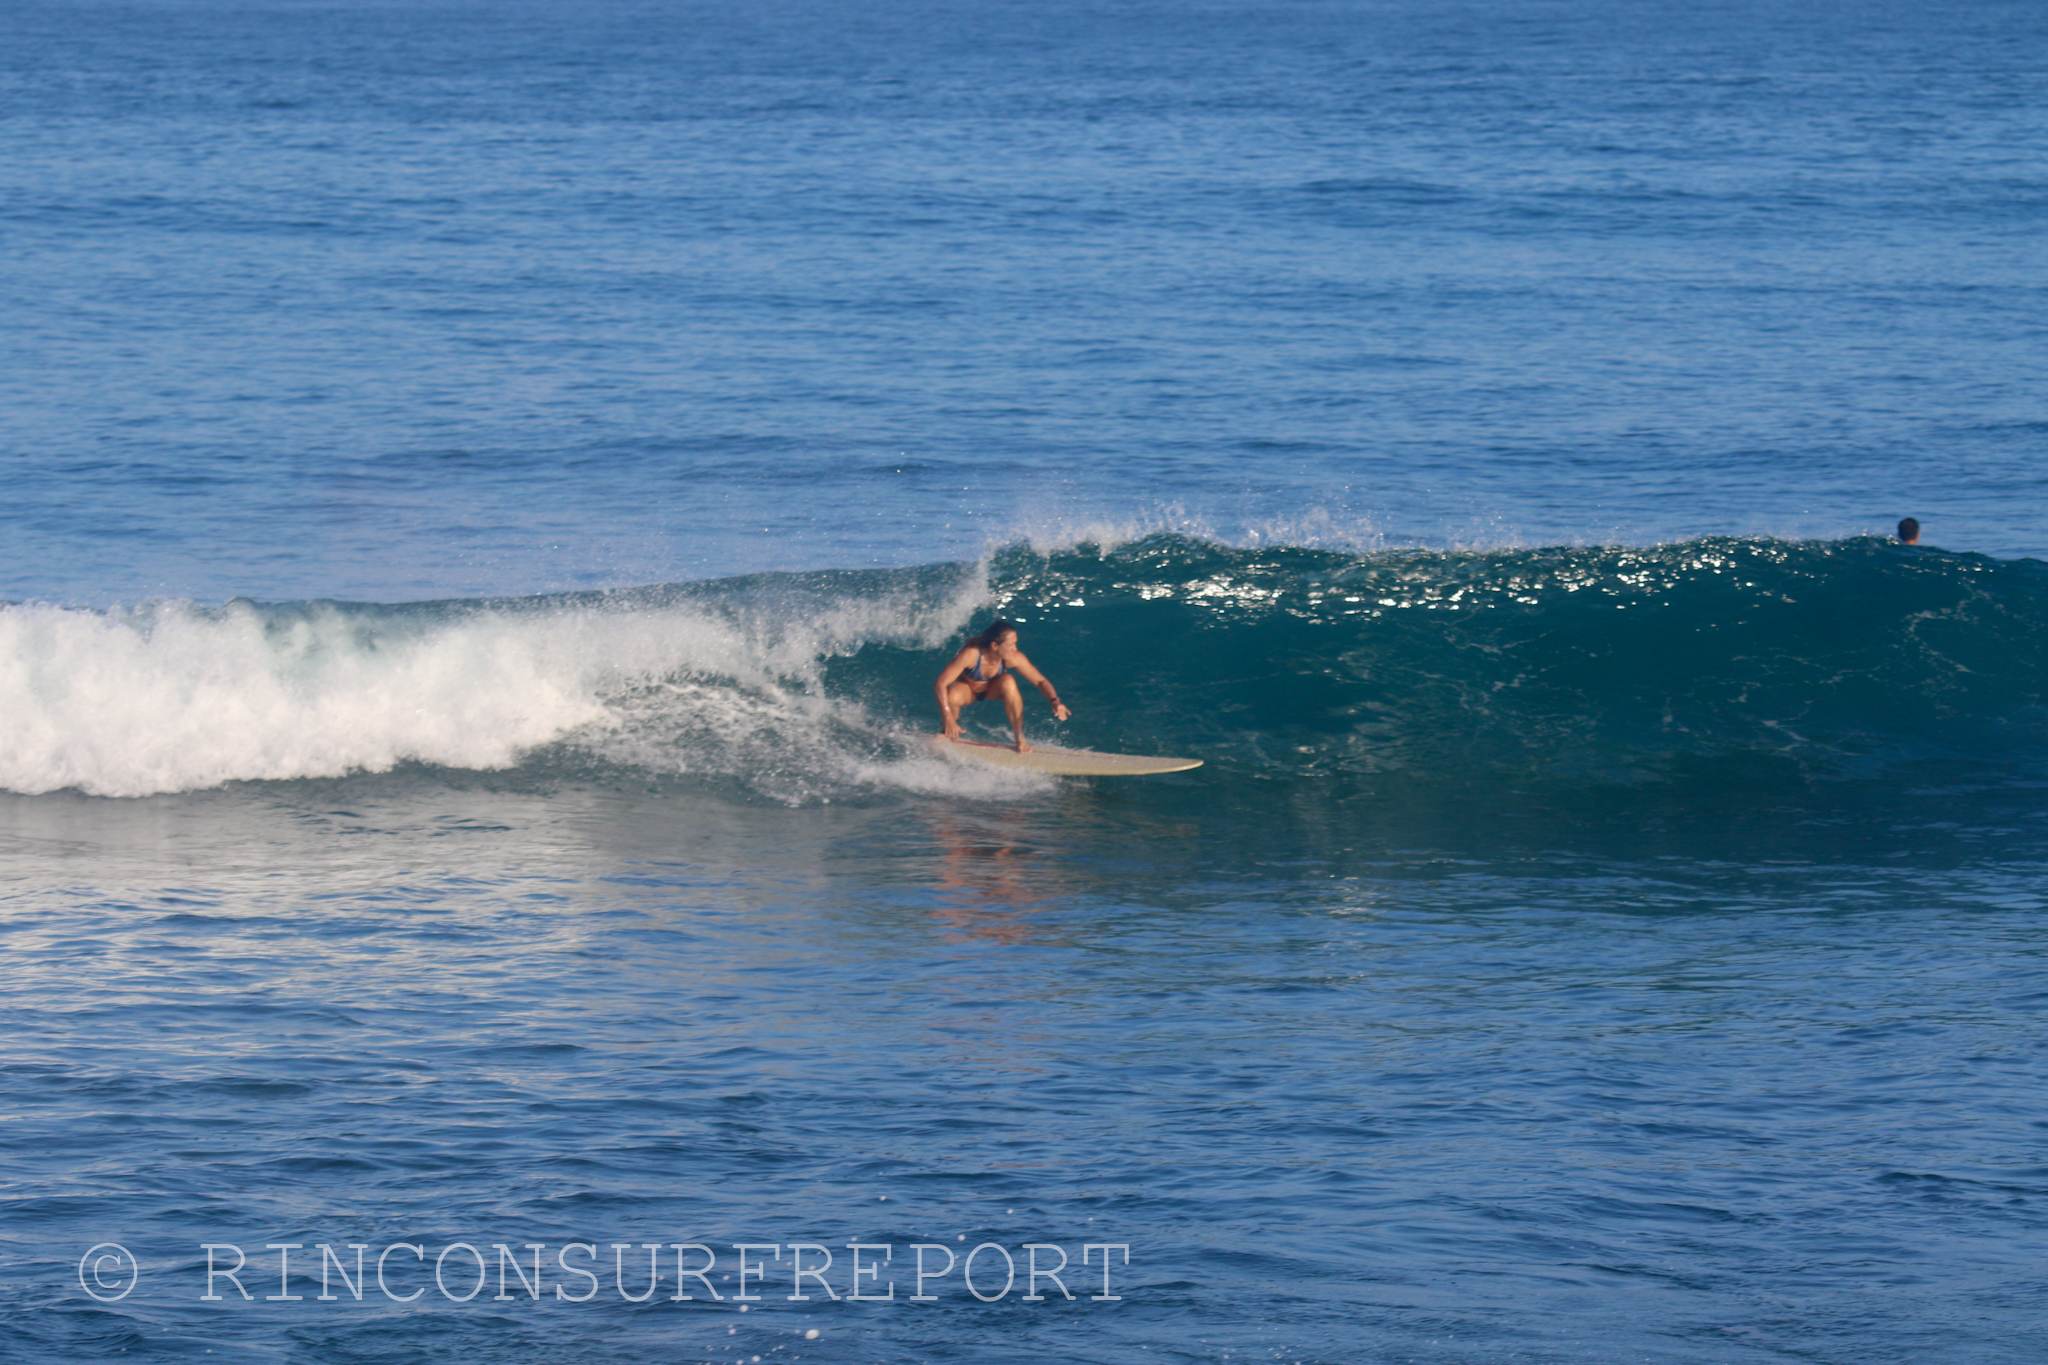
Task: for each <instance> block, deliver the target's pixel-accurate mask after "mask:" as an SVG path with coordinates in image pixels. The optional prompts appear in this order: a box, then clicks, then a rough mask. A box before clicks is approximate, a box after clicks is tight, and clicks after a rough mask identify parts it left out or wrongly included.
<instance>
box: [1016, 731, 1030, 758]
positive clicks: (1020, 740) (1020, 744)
mask: <svg viewBox="0 0 2048 1365" xmlns="http://www.w3.org/2000/svg"><path fill="white" fill-rule="evenodd" d="M1017 752H1018V753H1020V754H1028V753H1030V752H1031V746H1030V745H1029V744H1026V743H1025V742H1024V736H1022V735H1019V736H1017Z"/></svg>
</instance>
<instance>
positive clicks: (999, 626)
mask: <svg viewBox="0 0 2048 1365" xmlns="http://www.w3.org/2000/svg"><path fill="white" fill-rule="evenodd" d="M1016 633H1017V628H1016V627H1015V626H1013V625H1011V624H1010V623H1009V622H1008V621H1001V620H999V621H996V622H995V623H994V624H992V625H991V626H989V628H988V629H987V630H985V631H983V632H982V633H981V634H979V635H977V636H975V637H974V643H975V646H976V647H977V648H980V649H993V648H994V647H995V643H996V641H998V640H1000V639H1002V638H1003V637H1004V636H1005V635H1015V634H1016Z"/></svg>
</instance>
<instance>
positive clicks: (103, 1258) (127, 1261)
mask: <svg viewBox="0 0 2048 1365" xmlns="http://www.w3.org/2000/svg"><path fill="white" fill-rule="evenodd" d="M124 1266H125V1267H126V1268H127V1272H128V1283H127V1284H126V1285H122V1284H121V1272H122V1267H124ZM88 1272H90V1275H91V1278H90V1279H88V1278H87V1274H88ZM141 1278H142V1267H141V1266H140V1265H138V1264H136V1261H135V1256H134V1254H133V1253H132V1252H130V1251H129V1250H128V1248H127V1247H124V1246H116V1245H115V1244H114V1243H112V1242H101V1243H100V1244H99V1245H98V1246H96V1247H94V1248H93V1249H92V1250H90V1251H88V1252H86V1253H85V1255H83V1256H81V1257H79V1258H78V1287H79V1288H80V1289H83V1290H84V1291H85V1292H86V1293H88V1294H90V1295H92V1296H93V1297H94V1298H96V1299H98V1300H99V1301H100V1302H101V1303H113V1302H115V1301H117V1300H120V1299H125V1298H127V1297H128V1295H129V1293H130V1292H131V1291H133V1290H134V1288H135V1282H136V1281H137V1280H139V1279H141ZM94 1286H98V1288H95V1287H94ZM116 1287H119V1288H120V1292H119V1293H117V1294H108V1293H103V1292H102V1291H103V1290H109V1289H114V1288H116Z"/></svg>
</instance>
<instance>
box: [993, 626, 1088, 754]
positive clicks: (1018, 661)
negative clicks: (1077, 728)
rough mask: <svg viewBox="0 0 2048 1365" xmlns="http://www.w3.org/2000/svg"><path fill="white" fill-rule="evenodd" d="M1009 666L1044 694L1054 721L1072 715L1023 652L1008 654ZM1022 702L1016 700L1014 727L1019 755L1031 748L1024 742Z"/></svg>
mask: <svg viewBox="0 0 2048 1365" xmlns="http://www.w3.org/2000/svg"><path fill="white" fill-rule="evenodd" d="M1009 664H1010V669H1011V671H1012V672H1014V673H1016V675H1017V676H1018V677H1020V678H1022V679H1024V681H1026V682H1028V683H1030V684H1031V685H1032V686H1034V687H1036V688H1037V689H1038V690H1039V691H1040V692H1041V693H1043V694H1044V696H1045V700H1046V702H1047V703H1048V704H1049V705H1050V706H1051V707H1052V718H1053V719H1054V720H1065V719H1067V718H1068V717H1069V716H1071V715H1073V714H1074V713H1073V712H1072V711H1069V710H1068V709H1067V704H1066V703H1065V702H1063V701H1061V700H1060V694H1059V691H1058V690H1057V689H1056V688H1054V687H1053V685H1052V682H1051V681H1050V680H1049V679H1048V678H1047V677H1046V676H1045V674H1043V673H1040V672H1039V671H1038V670H1037V669H1036V668H1034V667H1032V664H1031V660H1029V659H1027V658H1025V657H1024V651H1023V650H1021V649H1013V650H1012V651H1011V652H1010V658H1009ZM1023 701H1024V699H1023V698H1022V697H1021V696H1020V697H1019V698H1018V699H1017V702H1018V717H1017V720H1016V722H1015V725H1014V728H1015V729H1016V731H1017V752H1018V753H1020V754H1021V753H1023V752H1024V751H1025V750H1026V749H1028V748H1030V747H1031V746H1029V745H1028V744H1026V743H1025V742H1024V723H1023Z"/></svg>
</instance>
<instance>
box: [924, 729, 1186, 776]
mask: <svg viewBox="0 0 2048 1365" xmlns="http://www.w3.org/2000/svg"><path fill="white" fill-rule="evenodd" d="M932 748H933V749H935V750H937V751H938V752H940V753H942V754H944V755H945V756H946V757H947V758H951V759H956V760H958V761H960V762H963V763H993V764H994V765H995V766H996V767H998V768H1023V769H1025V770H1026V771H1028V772H1034V773H1054V774H1057V775H1059V776H1061V777H1139V776H1142V775H1144V774H1145V773H1178V772H1185V771H1187V770H1188V769H1189V768H1199V767H1201V766H1202V760H1201V759H1199V758H1153V757H1149V756H1147V755H1145V754H1098V753H1096V752H1095V751H1094V750H1092V749H1055V748H1053V747H1051V746H1050V745H1045V744H1034V745H1033V746H1032V747H1031V748H1030V749H1029V750H1027V751H1026V752H1024V753H1021V754H1020V753H1018V752H1017V751H1016V750H1015V749H1013V748H1011V747H1010V746H1009V745H1007V744H990V743H987V742H986V741H984V740H979V739H954V740H949V739H947V738H946V737H945V736H944V735H933V736H932Z"/></svg>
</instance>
